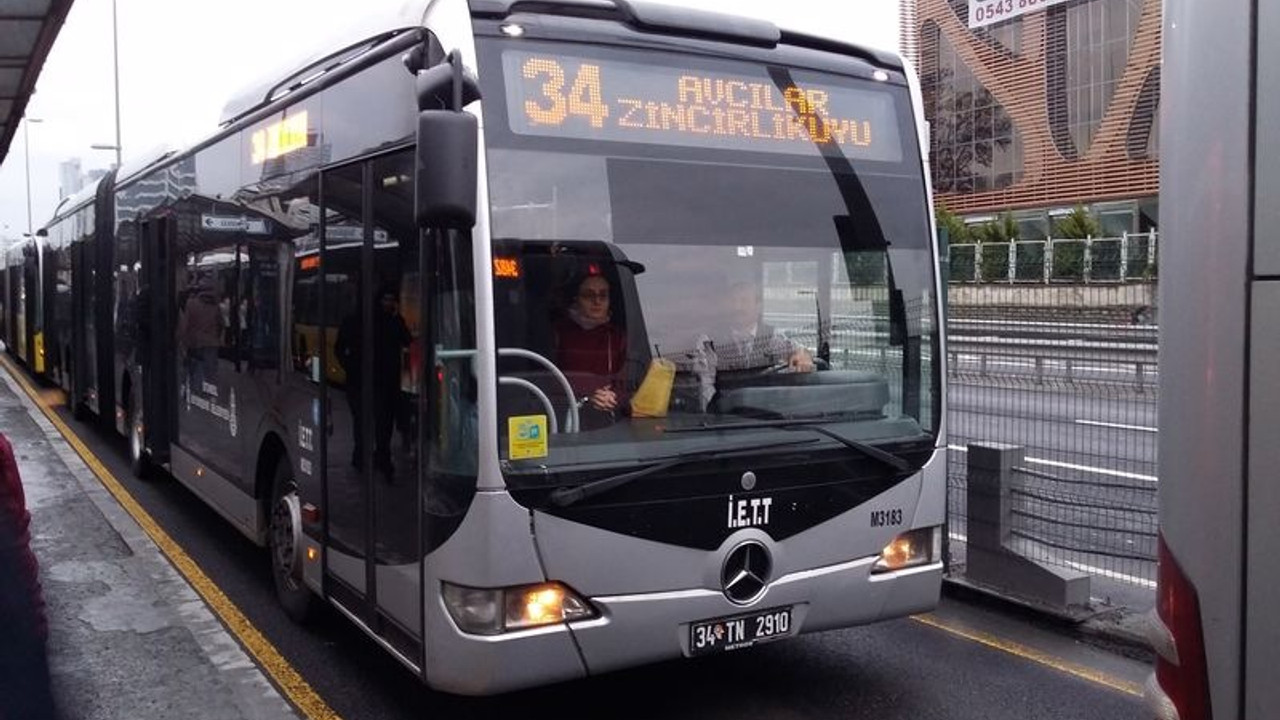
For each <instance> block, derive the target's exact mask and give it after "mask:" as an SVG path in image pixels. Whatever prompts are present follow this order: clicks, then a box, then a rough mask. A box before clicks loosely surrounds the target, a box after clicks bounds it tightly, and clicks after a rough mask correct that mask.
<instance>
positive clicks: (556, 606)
mask: <svg viewBox="0 0 1280 720" xmlns="http://www.w3.org/2000/svg"><path fill="white" fill-rule="evenodd" d="M442 585H443V587H442V594H443V597H444V604H445V607H446V608H447V609H448V610H449V616H450V617H451V618H453V621H454V623H456V624H457V626H458V628H459V629H461V630H462V631H463V632H466V633H471V634H473V635H498V634H501V633H504V632H511V631H513V630H524V629H527V628H533V627H540V626H543V625H554V624H557V623H567V622H573V621H574V620H585V619H588V618H593V617H595V616H596V615H597V613H596V611H595V609H594V608H592V607H591V605H590V603H588V602H587V601H586V600H584V599H583V598H582V597H581V596H579V595H578V594H577V593H575V592H574V591H572V590H570V589H569V588H568V587H566V586H565V585H563V584H562V583H558V582H549V583H539V584H537V585H518V586H515V587H507V588H493V589H487V588H469V587H463V586H461V585H454V584H452V583H447V582H446V583H442Z"/></svg>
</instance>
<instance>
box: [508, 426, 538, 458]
mask: <svg viewBox="0 0 1280 720" xmlns="http://www.w3.org/2000/svg"><path fill="white" fill-rule="evenodd" d="M507 445H508V447H507V457H508V458H509V459H511V460H527V459H529V458H541V457H546V456H547V416H546V415H517V416H514V417H509V418H507Z"/></svg>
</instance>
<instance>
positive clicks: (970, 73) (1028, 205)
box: [902, 0, 1161, 239]
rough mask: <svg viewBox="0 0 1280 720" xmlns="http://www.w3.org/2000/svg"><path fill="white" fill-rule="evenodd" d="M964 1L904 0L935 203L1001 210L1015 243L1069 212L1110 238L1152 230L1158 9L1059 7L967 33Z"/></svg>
mask: <svg viewBox="0 0 1280 720" xmlns="http://www.w3.org/2000/svg"><path fill="white" fill-rule="evenodd" d="M974 1H975V2H976V0H974ZM969 2H970V0H903V14H902V18H903V34H904V37H908V38H909V39H908V40H907V41H906V42H904V44H903V45H904V47H905V48H907V54H908V57H909V59H910V60H911V61H912V62H914V63H915V64H916V67H917V68H918V70H919V72H920V79H921V85H922V90H923V94H924V105H925V114H926V116H927V118H928V120H929V123H930V132H931V154H932V155H931V157H932V172H933V182H934V190H935V192H936V194H937V199H938V202H939V203H940V204H942V205H945V206H946V207H947V208H948V209H949V210H951V211H952V212H955V213H957V214H960V215H962V216H966V217H970V218H975V219H981V218H985V217H989V216H993V215H994V214H995V213H999V212H1004V211H1011V212H1013V213H1014V217H1015V220H1017V221H1018V223H1019V227H1020V231H1021V233H1022V237H1023V238H1024V239H1033V238H1035V237H1041V236H1043V235H1045V234H1047V233H1048V232H1049V230H1050V228H1051V226H1052V221H1053V218H1054V216H1056V215H1058V214H1060V213H1061V212H1063V211H1064V210H1069V209H1070V208H1071V207H1073V206H1075V205H1077V204H1079V205H1084V206H1086V207H1089V208H1090V209H1091V210H1092V212H1093V214H1094V215H1095V216H1096V217H1097V218H1098V219H1099V221H1100V222H1101V224H1102V226H1103V228H1104V231H1105V232H1106V233H1107V234H1121V233H1124V232H1146V231H1149V230H1151V229H1154V228H1155V227H1156V225H1157V223H1158V209H1157V204H1156V194H1157V184H1158V165H1157V157H1156V147H1157V144H1158V143H1157V139H1158V135H1159V127H1158V124H1159V123H1158V117H1157V109H1158V105H1159V89H1160V65H1159V63H1160V23H1161V14H1160V7H1161V4H1160V0H1068V1H1067V2H1062V3H1058V4H1056V5H1053V6H1050V7H1048V8H1046V9H1044V10H1037V11H1034V12H1030V13H1027V14H1024V15H1020V16H1018V17H1015V18H1013V19H1010V20H1006V21H1004V22H1001V23H998V24H994V25H989V26H987V27H982V28H975V29H971V28H969V27H968V25H967V23H968V18H969Z"/></svg>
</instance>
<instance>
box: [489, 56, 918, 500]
mask: <svg viewBox="0 0 1280 720" xmlns="http://www.w3.org/2000/svg"><path fill="white" fill-rule="evenodd" d="M480 61H481V63H482V66H483V67H484V68H485V70H486V73H487V74H486V75H485V78H486V79H487V81H488V82H489V83H491V86H489V87H486V88H485V95H484V97H485V101H484V114H485V135H486V146H487V155H486V162H487V166H488V182H489V194H490V227H491V234H492V237H493V272H494V303H495V305H494V312H495V321H496V331H497V340H498V347H499V351H498V353H499V357H498V373H499V388H498V397H499V405H498V411H499V417H498V421H499V436H500V438H501V451H500V452H501V459H502V461H503V467H504V470H505V472H506V475H507V479H508V484H509V485H511V486H513V487H521V486H531V485H541V484H545V483H549V482H553V481H554V480H553V479H551V476H552V475H554V473H556V472H576V471H582V472H589V471H598V472H599V473H602V474H607V473H608V472H611V471H612V472H616V471H617V470H618V469H619V468H625V467H626V466H627V465H628V464H635V463H637V462H641V461H643V462H652V461H660V460H662V459H663V458H673V457H679V456H682V455H683V454H687V453H690V452H694V453H696V452H698V451H700V449H702V448H708V447H714V445H715V443H717V442H733V443H742V442H748V443H749V442H752V441H753V440H755V441H758V442H759V443H760V445H761V446H762V447H764V446H769V445H771V444H776V442H777V441H778V436H779V435H780V434H785V433H788V431H790V430H794V426H795V425H796V424H798V423H804V424H809V425H812V426H820V427H822V428H823V429H825V430H826V431H829V432H830V433H834V434H837V435H839V436H840V437H842V438H847V439H849V440H853V441H857V442H860V443H868V444H878V445H882V446H888V445H891V444H893V443H901V442H922V441H924V440H929V441H932V439H933V437H934V436H935V435H936V432H937V425H938V420H939V418H938V408H939V405H938V403H939V397H938V391H937V388H938V378H937V376H936V375H937V372H938V364H937V362H936V361H935V360H934V357H935V350H936V349H937V312H938V311H937V304H938V303H937V297H936V291H935V284H934V270H933V267H934V266H933V253H932V244H931V242H932V241H931V235H930V231H929V223H928V207H927V203H926V196H925V182H924V178H923V175H922V162H921V158H920V150H919V147H918V145H917V142H916V137H917V135H916V132H915V130H914V121H913V120H912V113H911V105H910V96H909V94H908V92H907V89H906V87H905V86H904V85H899V84H894V83H891V82H876V81H874V80H872V79H870V73H869V72H868V73H866V74H867V75H868V77H865V78H863V77H854V76H843V75H837V74H833V73H830V72H818V71H815V70H809V69H802V68H799V67H793V66H789V65H786V64H783V63H781V62H779V63H776V64H775V63H773V62H760V61H746V60H733V59H724V58H708V57H704V56H701V55H698V56H693V55H688V56H685V55H678V54H673V53H666V52H655V51H651V50H646V51H640V50H636V49H631V48H625V47H620V46H591V45H584V44H573V45H569V44H563V45H561V44H557V43H550V42H544V41H532V40H522V41H519V42H516V41H511V40H506V39H498V38H491V39H487V40H486V41H485V42H483V43H482V44H481V52H480ZM496 69H500V70H501V73H496V72H494V70H496ZM764 421H776V422H764ZM693 429H697V432H689V431H690V430H693ZM729 435H732V436H733V437H732V440H727V439H726V438H727V436H729ZM722 436H724V437H722ZM787 437H794V435H787ZM815 444H820V445H821V446H822V447H823V448H828V449H830V450H831V451H833V452H837V451H844V452H848V447H850V446H849V445H848V444H847V443H845V444H842V443H840V442H837V441H835V440H833V439H829V438H827V437H823V438H822V439H821V442H820V443H815Z"/></svg>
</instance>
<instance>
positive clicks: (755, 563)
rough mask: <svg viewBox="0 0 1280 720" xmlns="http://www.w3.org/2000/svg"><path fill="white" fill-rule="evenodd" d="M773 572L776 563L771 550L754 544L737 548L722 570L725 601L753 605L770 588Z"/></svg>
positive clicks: (741, 545)
mask: <svg viewBox="0 0 1280 720" xmlns="http://www.w3.org/2000/svg"><path fill="white" fill-rule="evenodd" d="M772 571H773V559H772V558H771V557H770V556H769V550H768V548H766V547H765V546H764V545H762V544H760V543H759V542H756V541H755V540H748V541H746V542H744V543H742V544H740V545H738V546H737V547H735V548H734V549H733V550H731V551H730V552H729V556H728V557H726V558H725V559H724V567H723V568H722V569H721V570H720V584H721V585H722V586H723V587H724V595H725V597H727V598H729V599H730V600H732V601H733V602H735V603H738V604H739V605H748V604H750V603H752V602H754V601H755V600H756V598H759V597H760V595H761V594H762V593H763V592H764V589H765V587H767V586H768V584H769V575H770V573H771V572H772Z"/></svg>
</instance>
